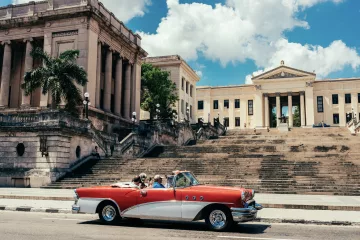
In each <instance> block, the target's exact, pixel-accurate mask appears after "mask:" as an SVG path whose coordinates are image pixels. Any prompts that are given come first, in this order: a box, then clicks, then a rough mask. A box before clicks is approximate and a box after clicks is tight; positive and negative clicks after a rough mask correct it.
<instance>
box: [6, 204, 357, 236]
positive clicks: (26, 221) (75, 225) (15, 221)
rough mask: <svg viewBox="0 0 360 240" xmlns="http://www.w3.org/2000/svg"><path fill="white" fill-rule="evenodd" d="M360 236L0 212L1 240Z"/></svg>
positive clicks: (347, 230) (347, 231)
mask: <svg viewBox="0 0 360 240" xmlns="http://www.w3.org/2000/svg"><path fill="white" fill-rule="evenodd" d="M359 234H360V227H358V226H321V225H301V224H274V223H272V224H267V223H247V224H240V225H237V226H235V227H234V228H233V229H232V230H231V231H229V232H223V233H217V232H211V231H208V230H207V228H206V225H205V224H204V223H203V222H194V223H179V222H159V221H157V222H155V221H145V222H144V224H143V225H139V224H137V225H135V224H134V223H131V222H129V221H122V222H120V223H119V224H117V225H114V226H106V225H103V224H101V223H100V222H99V221H98V218H97V215H82V214H77V215H73V214H50V213H28V212H11V211H1V212H0V239H1V240H14V239H16V240H40V239H51V240H60V239H66V240H68V239H86V240H89V239H106V240H112V239H129V240H134V239H136V240H140V239H146V240H163V239H164V240H165V239H181V240H183V239H219V240H221V239H249V240H300V239H316V240H321V239H326V240H332V239H347V240H350V239H358V238H359Z"/></svg>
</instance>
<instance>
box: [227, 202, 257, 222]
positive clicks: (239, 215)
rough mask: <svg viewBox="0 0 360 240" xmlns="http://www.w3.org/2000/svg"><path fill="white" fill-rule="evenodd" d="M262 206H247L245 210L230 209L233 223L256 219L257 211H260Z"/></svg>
mask: <svg viewBox="0 0 360 240" xmlns="http://www.w3.org/2000/svg"><path fill="white" fill-rule="evenodd" d="M261 209H262V206H261V205H260V204H258V203H255V207H253V206H248V207H246V208H230V210H231V214H232V217H233V220H234V222H248V221H253V220H254V219H255V218H256V215H257V211H258V210H261Z"/></svg>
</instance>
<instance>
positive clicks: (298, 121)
mask: <svg viewBox="0 0 360 240" xmlns="http://www.w3.org/2000/svg"><path fill="white" fill-rule="evenodd" d="M300 126H301V119H300V110H299V107H298V106H296V107H295V111H294V127H300Z"/></svg>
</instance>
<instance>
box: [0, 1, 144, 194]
mask: <svg viewBox="0 0 360 240" xmlns="http://www.w3.org/2000/svg"><path fill="white" fill-rule="evenodd" d="M0 43H1V44H0V187H2V186H22V187H24V186H25V187H39V186H44V185H47V184H49V183H51V182H53V181H56V180H57V179H58V178H60V177H62V176H64V175H65V174H66V173H67V172H69V171H71V169H73V168H75V167H77V166H78V164H81V163H82V162H83V161H86V160H87V159H88V158H89V156H92V153H93V151H94V149H95V146H98V147H99V150H98V151H99V153H100V154H101V155H104V154H105V153H109V152H111V151H112V150H111V146H110V143H111V144H113V146H114V144H119V142H118V141H117V138H116V136H119V138H120V137H124V136H120V135H114V134H108V133H106V131H105V132H102V131H99V130H107V131H108V132H113V130H114V128H115V127H116V128H117V129H119V127H120V132H124V134H125V135H126V134H128V132H127V131H129V129H127V130H126V131H121V127H124V128H129V125H130V124H131V123H132V121H131V118H132V113H133V112H136V113H137V114H138V115H140V89H141V86H140V85H141V63H142V59H143V58H144V57H146V56H147V53H146V52H145V51H144V50H143V49H142V48H141V38H140V36H139V35H137V34H134V33H133V32H132V31H131V30H129V29H128V28H127V27H126V26H125V25H124V24H123V23H122V22H121V21H120V20H118V19H117V18H115V16H114V14H113V13H111V12H110V11H109V10H108V9H106V8H105V7H104V5H103V4H101V3H100V2H99V1H98V0H66V1H64V0H48V1H41V2H29V3H26V4H19V5H9V6H5V7H1V8H0ZM35 47H39V48H42V49H43V50H44V51H45V52H47V53H48V54H49V55H50V56H52V57H57V56H59V54H60V53H61V52H63V51H66V50H69V49H78V50H79V51H80V54H79V57H78V60H77V63H78V64H79V65H81V66H82V67H83V68H84V69H85V70H86V71H87V74H88V84H87V85H86V86H85V87H81V88H80V90H81V92H82V93H85V92H88V93H89V95H90V97H89V100H90V102H91V106H90V107H89V118H90V119H91V120H92V124H90V123H89V122H88V121H87V120H82V119H75V118H72V117H71V116H68V115H66V114H64V113H60V112H58V111H48V110H49V108H50V107H51V102H52V97H51V94H48V95H43V94H41V89H38V90H36V91H34V92H33V93H32V94H31V95H30V96H28V97H27V96H25V95H24V92H23V91H22V89H21V87H20V84H21V83H22V81H23V76H24V73H25V72H26V71H29V70H31V69H34V68H36V67H38V66H41V64H42V63H41V62H39V61H37V60H36V59H33V58H32V57H31V56H30V52H31V51H32V49H34V48H35Z"/></svg>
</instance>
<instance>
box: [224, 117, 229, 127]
mask: <svg viewBox="0 0 360 240" xmlns="http://www.w3.org/2000/svg"><path fill="white" fill-rule="evenodd" d="M224 126H225V127H229V118H228V117H226V118H224Z"/></svg>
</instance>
